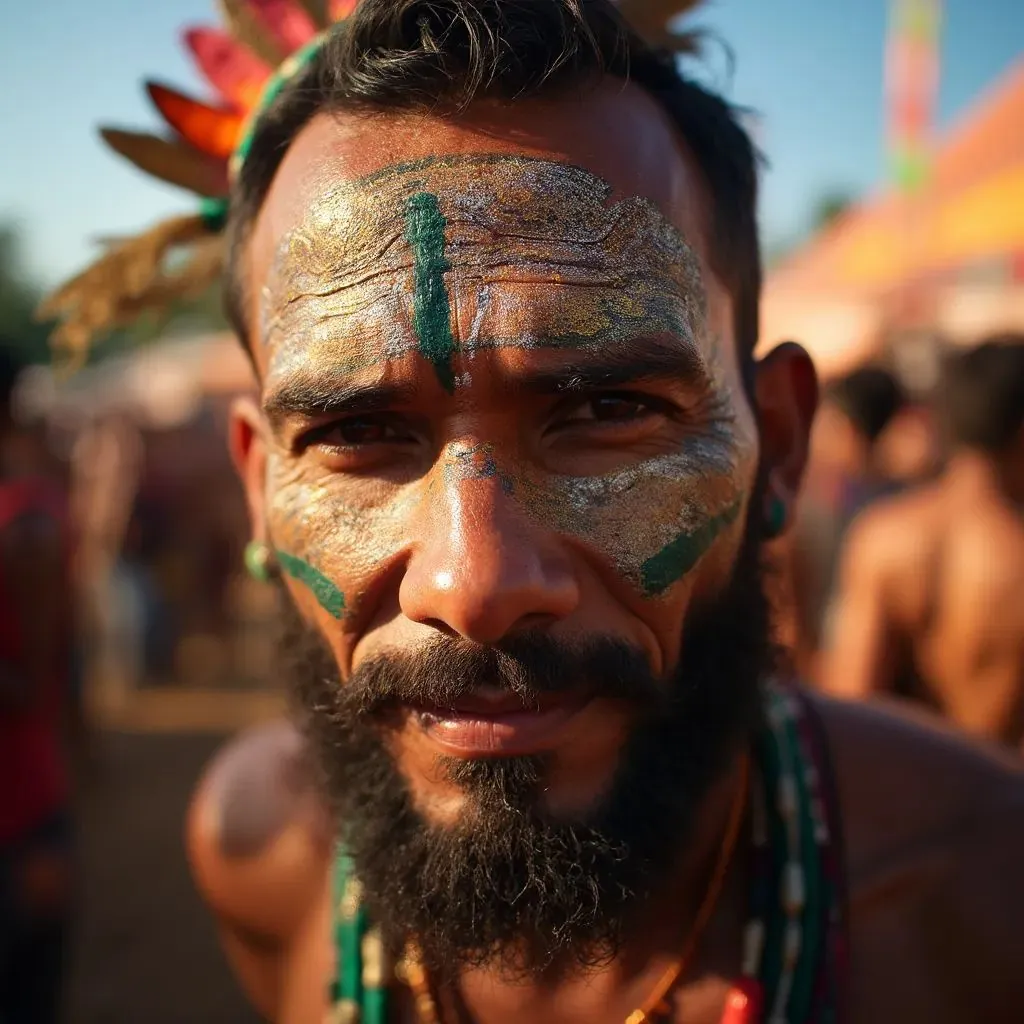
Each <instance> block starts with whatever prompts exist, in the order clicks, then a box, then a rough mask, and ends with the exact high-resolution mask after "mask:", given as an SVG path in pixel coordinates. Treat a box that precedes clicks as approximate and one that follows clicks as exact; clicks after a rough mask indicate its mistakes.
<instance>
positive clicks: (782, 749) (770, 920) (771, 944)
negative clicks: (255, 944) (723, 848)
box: [327, 684, 845, 1024]
mask: <svg viewBox="0 0 1024 1024" xmlns="http://www.w3.org/2000/svg"><path fill="white" fill-rule="evenodd" d="M764 709H765V727H764V728H763V729H762V730H761V731H760V732H759V734H758V736H757V738H756V741H755V744H754V751H753V753H754V759H753V760H754V764H755V766H756V776H757V778H756V782H755V785H753V786H752V798H751V814H750V817H751V837H750V838H751V849H750V855H751V867H750V876H751V886H750V917H749V920H748V923H747V925H746V928H745V929H744V939H743V960H742V974H741V978H740V980H739V981H738V982H737V987H736V988H735V989H734V991H736V992H740V993H741V994H743V995H744V996H746V995H749V999H745V1000H744V1001H743V1005H744V1006H745V1009H743V1010H741V1011H736V1012H733V1011H730V1010H729V1009H728V1008H727V1010H726V1016H725V1017H723V1022H725V1021H729V1022H730V1024H732V1022H735V1024H755V1022H759V1021H761V1020H768V1021H771V1022H772V1024H817V1022H819V1021H820V1022H823V1024H831V1022H838V1021H841V1020H842V1013H841V981H842V977H841V976H842V966H843V951H844V946H843V929H844V925H845V921H844V914H843V909H844V908H843V906H842V898H841V897H842V885H841V881H842V879H841V866H840V861H841V858H840V856H839V850H838V841H837V835H836V828H835V827H836V825H837V823H838V815H837V813H836V808H835V807H834V806H833V807H831V808H830V807H829V806H828V800H827V799H826V793H825V790H826V788H827V786H826V783H827V781H828V776H829V772H828V767H827V763H826V758H825V751H824V744H823V741H822V738H821V736H820V731H819V735H818V736H817V737H816V736H815V722H814V720H813V719H814V713H813V710H812V709H811V708H810V707H809V705H808V704H807V702H806V698H803V697H801V696H800V695H799V693H798V691H796V690H793V689H790V688H786V687H782V686H779V685H774V684H773V685H768V686H766V687H765V688H764ZM830 811H831V813H830ZM334 898H335V907H336V912H335V915H334V949H335V958H336V969H335V976H334V980H333V981H332V983H331V987H330V992H329V1006H330V1010H329V1011H328V1016H327V1021H328V1024H357V1022H358V1024H386V1022H387V1019H388V994H389V989H390V988H391V987H392V986H394V985H395V984H396V983H397V981H396V978H395V972H394V969H393V967H392V965H390V964H389V963H388V962H387V958H386V955H385V951H384V946H383V943H382V941H381V937H380V934H379V932H378V931H377V930H376V929H375V928H374V927H373V926H372V925H371V922H370V921H369V919H368V917H367V914H366V909H365V907H364V905H363V901H362V889H361V885H360V883H359V880H358V879H357V878H356V877H355V874H354V865H353V863H352V860H351V858H350V857H349V856H348V854H347V853H345V852H344V851H342V852H340V853H339V855H338V857H337V859H336V861H335V866H334Z"/></svg>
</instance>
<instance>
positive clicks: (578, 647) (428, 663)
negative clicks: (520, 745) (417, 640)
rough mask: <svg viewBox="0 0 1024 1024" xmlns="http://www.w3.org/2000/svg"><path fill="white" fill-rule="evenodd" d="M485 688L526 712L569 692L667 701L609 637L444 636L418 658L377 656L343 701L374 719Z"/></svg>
mask: <svg viewBox="0 0 1024 1024" xmlns="http://www.w3.org/2000/svg"><path fill="white" fill-rule="evenodd" d="M483 686H487V687H496V688H498V689H502V690H506V691H508V692H509V693H512V694H514V695H515V696H516V697H518V698H519V699H520V700H522V701H523V703H524V704H525V705H526V706H527V707H530V706H535V705H536V704H537V703H538V701H539V700H540V698H541V697H542V696H544V695H548V694H559V693H569V692H573V693H579V692H585V693H586V694H587V695H588V696H590V697H593V698H597V697H604V698H607V699H611V700H618V701H623V702H627V703H630V704H634V705H640V706H642V707H652V708H653V707H656V706H660V705H663V704H664V703H665V702H666V700H667V699H668V697H669V694H668V693H667V692H666V687H664V686H662V685H661V684H660V683H659V681H658V680H657V679H656V678H655V677H654V675H653V674H652V673H651V670H650V667H649V665H648V663H647V658H646V657H645V655H644V654H643V652H642V651H641V650H640V649H639V648H637V647H633V646H631V645H630V644H628V643H624V642H623V641H621V640H613V639H611V638H608V637H595V638H592V639H588V640H583V641H566V640H564V639H562V640H556V639H555V638H553V637H551V636H550V635H549V634H546V633H529V634H523V635H521V636H517V637H512V638H508V639H506V640H503V641H502V642H501V643H499V644H495V645H488V646H482V645H478V644H468V643H466V642H465V641H461V640H457V639H455V638H453V637H444V636H441V637H436V638H434V639H433V640H431V641H430V642H429V643H428V644H427V645H426V646H425V647H423V648H421V649H420V650H418V651H417V652H415V653H408V652H405V651H393V652H385V653H381V654H378V655H375V656H373V657H371V658H368V659H367V660H366V661H365V662H364V663H363V664H362V665H360V666H359V668H358V669H356V671H355V672H353V674H352V676H351V678H350V679H349V681H348V682H347V683H346V684H345V685H344V686H343V687H342V694H341V698H342V700H343V701H344V703H345V704H346V705H347V706H348V707H349V708H350V709H351V710H352V711H354V712H356V713H358V714H362V715H372V714H376V713H378V712H382V711H385V710H387V709H389V708H391V707H393V706H394V705H397V704H414V705H415V704H421V705H434V706H438V707H446V706H449V705H450V704H452V703H454V702H455V701H457V700H458V699H459V698H461V697H465V696H467V695H469V694H470V693H472V692H473V691H474V690H477V689H478V688H480V687H483Z"/></svg>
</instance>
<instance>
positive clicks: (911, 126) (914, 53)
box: [885, 0, 942, 192]
mask: <svg viewBox="0 0 1024 1024" xmlns="http://www.w3.org/2000/svg"><path fill="white" fill-rule="evenodd" d="M941 24H942V0H892V14H891V23H890V28H889V40H888V45H887V48H886V67H885V76H886V83H885V84H886V105H887V122H888V124H887V129H888V145H889V155H890V160H891V164H892V174H893V178H894V179H895V182H896V186H897V187H898V188H899V189H900V190H901V191H904V192H915V191H917V190H918V189H920V188H921V187H922V186H923V185H924V183H925V182H926V180H927V177H928V170H929V164H930V154H931V148H932V128H933V123H934V115H935V103H936V97H937V94H938V88H939V41H940V36H941Z"/></svg>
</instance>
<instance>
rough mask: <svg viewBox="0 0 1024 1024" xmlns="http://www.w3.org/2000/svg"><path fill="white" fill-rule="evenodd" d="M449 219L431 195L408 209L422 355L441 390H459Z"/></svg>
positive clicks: (420, 197) (416, 197) (420, 195)
mask: <svg viewBox="0 0 1024 1024" xmlns="http://www.w3.org/2000/svg"><path fill="white" fill-rule="evenodd" d="M444 228H445V219H444V215H443V214H442V213H441V208H440V206H439V205H438V202H437V196H435V195H432V194H431V193H430V192H417V193H416V194H415V195H413V196H410V197H409V201H408V203H407V204H406V207H405V237H406V239H407V241H408V242H409V244H410V245H411V246H412V251H413V258H414V260H415V263H414V265H413V289H414V290H413V327H414V329H415V331H416V338H417V339H418V341H419V351H420V353H421V354H422V355H423V357H424V358H425V359H429V360H430V362H431V363H432V364H433V367H434V372H435V373H436V374H437V379H438V380H439V381H440V382H441V386H442V387H443V388H444V389H445V390H446V391H448V392H451V391H454V390H455V375H454V373H453V371H452V355H453V354H454V352H455V339H454V338H453V337H452V325H451V302H450V300H449V298H448V289H447V288H446V287H445V283H444V273H445V271H448V270H451V267H452V265H451V263H450V262H449V261H448V259H447V257H446V256H445V254H444Z"/></svg>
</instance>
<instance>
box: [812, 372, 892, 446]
mask: <svg viewBox="0 0 1024 1024" xmlns="http://www.w3.org/2000/svg"><path fill="white" fill-rule="evenodd" d="M824 400H825V401H828V402H831V403H832V404H833V405H835V406H836V407H837V408H838V409H840V410H841V411H842V413H843V414H844V415H845V416H846V418H847V419H848V420H849V421H850V422H851V423H852V424H853V425H854V427H855V428H856V429H857V431H858V433H860V434H861V435H862V436H863V437H864V439H865V440H866V441H867V442H868V443H869V444H874V443H875V441H877V440H878V438H879V437H880V436H881V433H882V431H883V430H885V428H886V427H887V426H888V425H889V423H890V422H891V420H892V418H893V416H895V415H896V413H898V412H899V411H900V410H901V409H902V408H903V407H904V406H905V405H906V404H907V396H906V393H905V392H904V390H903V387H902V385H901V384H900V382H899V381H898V380H897V379H896V378H895V377H894V376H893V375H892V374H891V373H889V371H888V370H883V369H882V368H881V367H878V366H865V367H862V368H861V369H859V370H854V371H853V372H852V373H849V374H847V375H846V376H845V377H841V378H840V379H839V380H837V381H835V382H834V383H833V384H831V385H830V386H829V387H828V388H826V390H825V394H824Z"/></svg>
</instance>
